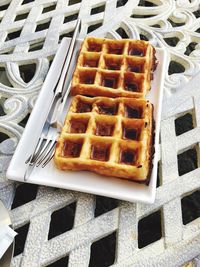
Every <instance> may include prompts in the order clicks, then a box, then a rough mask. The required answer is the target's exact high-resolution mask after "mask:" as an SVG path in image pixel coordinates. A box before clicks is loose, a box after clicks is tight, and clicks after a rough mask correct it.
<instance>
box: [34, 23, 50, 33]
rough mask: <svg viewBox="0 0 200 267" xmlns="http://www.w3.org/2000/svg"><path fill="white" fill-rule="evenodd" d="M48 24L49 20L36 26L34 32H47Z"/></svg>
mask: <svg viewBox="0 0 200 267" xmlns="http://www.w3.org/2000/svg"><path fill="white" fill-rule="evenodd" d="M50 23H51V20H49V21H48V22H45V23H41V24H38V25H37V27H36V29H35V31H36V32H39V31H43V30H47V29H48V28H49V25H50Z"/></svg>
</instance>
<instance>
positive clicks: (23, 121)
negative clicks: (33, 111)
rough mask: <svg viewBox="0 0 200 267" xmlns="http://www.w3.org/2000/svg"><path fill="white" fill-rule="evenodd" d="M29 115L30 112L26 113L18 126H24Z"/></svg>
mask: <svg viewBox="0 0 200 267" xmlns="http://www.w3.org/2000/svg"><path fill="white" fill-rule="evenodd" d="M29 117H30V113H28V114H27V115H26V117H25V118H23V120H21V121H20V122H19V123H18V124H19V125H20V126H22V127H23V128H25V126H26V124H27V122H28V119H29Z"/></svg>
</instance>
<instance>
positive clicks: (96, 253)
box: [89, 232, 116, 267]
mask: <svg viewBox="0 0 200 267" xmlns="http://www.w3.org/2000/svg"><path fill="white" fill-rule="evenodd" d="M115 249H116V232H114V233H112V234H110V235H108V236H106V237H104V238H102V239H100V240H98V241H96V242H94V243H93V244H92V246H91V254H90V255H91V256H90V263H89V267H102V266H103V267H107V266H110V265H112V264H113V263H114V261H115Z"/></svg>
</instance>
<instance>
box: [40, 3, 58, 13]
mask: <svg viewBox="0 0 200 267" xmlns="http://www.w3.org/2000/svg"><path fill="white" fill-rule="evenodd" d="M55 9H56V4H54V5H52V6H47V7H45V8H43V10H42V14H44V13H47V12H50V11H53V10H55Z"/></svg>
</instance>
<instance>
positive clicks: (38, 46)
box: [28, 43, 44, 52]
mask: <svg viewBox="0 0 200 267" xmlns="http://www.w3.org/2000/svg"><path fill="white" fill-rule="evenodd" d="M43 45H44V43H41V44H32V45H30V47H29V50H28V51H29V52H33V51H38V50H41V49H42V48H43Z"/></svg>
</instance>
